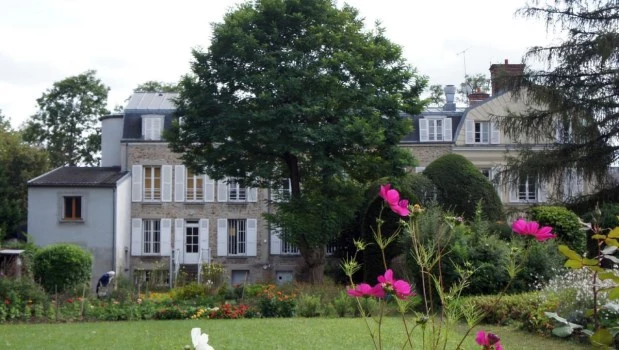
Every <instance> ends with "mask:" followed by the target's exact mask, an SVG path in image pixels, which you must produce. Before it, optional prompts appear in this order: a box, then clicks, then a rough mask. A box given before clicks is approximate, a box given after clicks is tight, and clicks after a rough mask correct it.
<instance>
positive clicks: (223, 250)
mask: <svg viewBox="0 0 619 350" xmlns="http://www.w3.org/2000/svg"><path fill="white" fill-rule="evenodd" d="M226 255H228V219H217V256H226Z"/></svg>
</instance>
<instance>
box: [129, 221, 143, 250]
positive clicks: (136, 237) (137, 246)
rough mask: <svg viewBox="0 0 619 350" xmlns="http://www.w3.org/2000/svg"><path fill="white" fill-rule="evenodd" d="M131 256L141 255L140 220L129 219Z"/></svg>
mask: <svg viewBox="0 0 619 350" xmlns="http://www.w3.org/2000/svg"><path fill="white" fill-rule="evenodd" d="M131 255H132V256H140V255H142V219H139V218H135V219H131Z"/></svg>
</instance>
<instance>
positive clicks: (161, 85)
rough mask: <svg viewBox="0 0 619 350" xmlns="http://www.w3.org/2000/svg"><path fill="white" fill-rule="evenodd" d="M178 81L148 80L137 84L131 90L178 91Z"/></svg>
mask: <svg viewBox="0 0 619 350" xmlns="http://www.w3.org/2000/svg"><path fill="white" fill-rule="evenodd" d="M178 90H179V86H178V83H166V82H163V81H155V80H149V81H147V82H144V83H142V84H140V85H138V86H137V87H136V88H135V89H133V92H178Z"/></svg>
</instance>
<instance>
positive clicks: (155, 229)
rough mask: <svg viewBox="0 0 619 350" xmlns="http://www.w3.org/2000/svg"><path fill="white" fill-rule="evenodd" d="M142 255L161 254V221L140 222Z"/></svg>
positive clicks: (148, 220) (147, 220) (146, 220)
mask: <svg viewBox="0 0 619 350" xmlns="http://www.w3.org/2000/svg"><path fill="white" fill-rule="evenodd" d="M142 248H143V249H142V253H143V254H159V253H161V221H160V220H158V219H155V220H153V219H145V220H144V221H143V222H142Z"/></svg>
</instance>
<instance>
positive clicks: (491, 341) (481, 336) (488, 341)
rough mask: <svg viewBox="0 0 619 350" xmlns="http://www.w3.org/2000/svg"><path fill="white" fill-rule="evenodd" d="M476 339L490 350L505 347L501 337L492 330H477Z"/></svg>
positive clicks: (498, 349)
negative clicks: (502, 344)
mask: <svg viewBox="0 0 619 350" xmlns="http://www.w3.org/2000/svg"><path fill="white" fill-rule="evenodd" d="M475 341H476V342H477V344H479V345H481V346H483V349H484V350H490V349H494V350H503V347H502V346H501V343H500V341H501V338H499V337H498V336H497V335H496V334H494V333H490V332H488V333H486V332H484V331H479V332H477V336H476V337H475Z"/></svg>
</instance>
